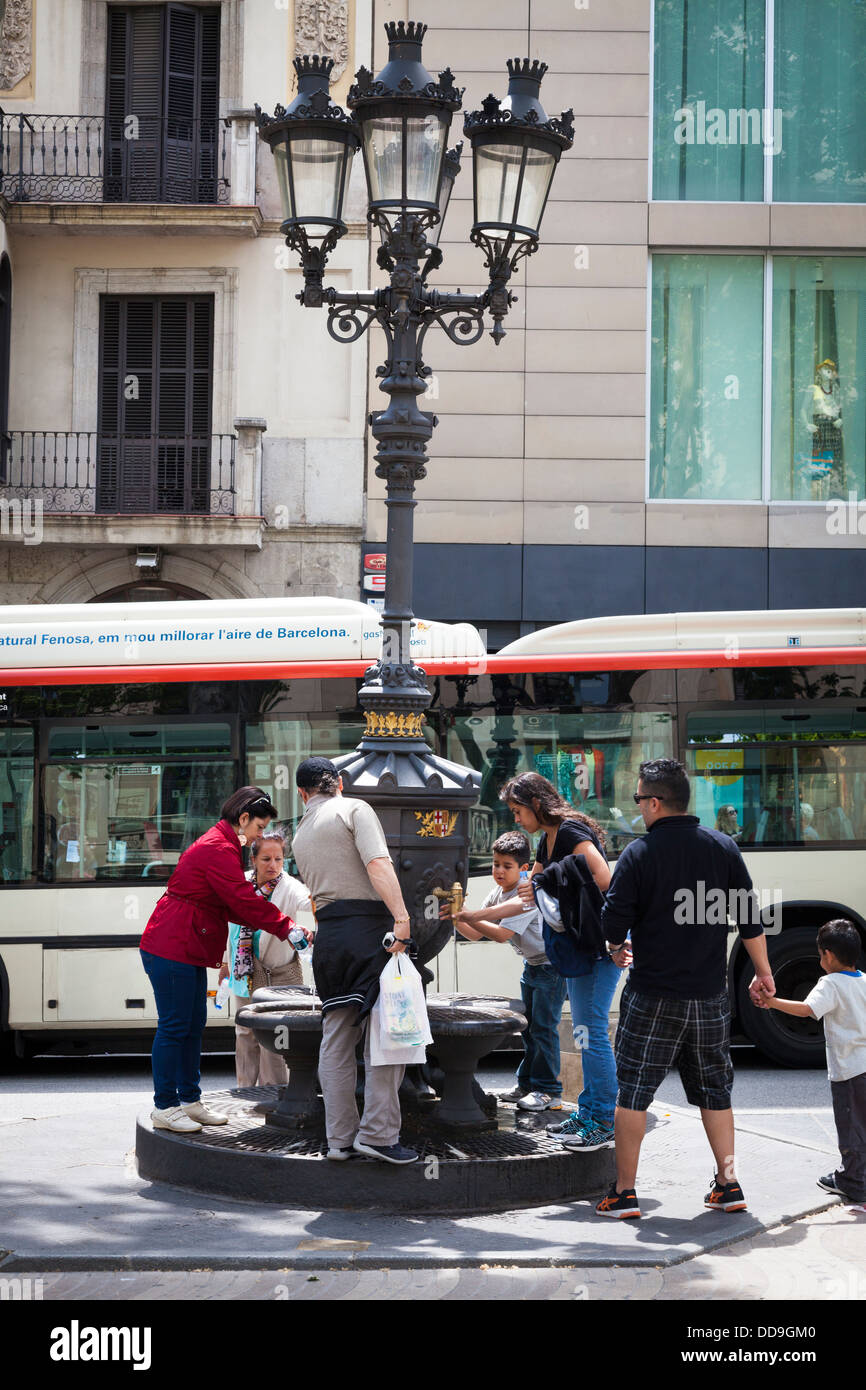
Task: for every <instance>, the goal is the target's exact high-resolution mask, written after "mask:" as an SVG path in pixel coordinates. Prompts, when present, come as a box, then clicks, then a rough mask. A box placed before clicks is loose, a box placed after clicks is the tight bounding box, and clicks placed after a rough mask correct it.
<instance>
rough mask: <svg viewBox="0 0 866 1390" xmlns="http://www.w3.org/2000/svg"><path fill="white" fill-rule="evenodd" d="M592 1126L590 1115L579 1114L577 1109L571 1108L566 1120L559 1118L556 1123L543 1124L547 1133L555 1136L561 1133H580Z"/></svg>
mask: <svg viewBox="0 0 866 1390" xmlns="http://www.w3.org/2000/svg"><path fill="white" fill-rule="evenodd" d="M591 1128H592V1116H591V1115H581V1114H580V1112H579V1111H578V1110H572V1112H571V1114H570V1115H569V1117H568V1119H567V1120H560V1122H559V1124H558V1125H545V1129H546V1130H547V1132H548V1134H555V1135H557V1136H559V1135H562V1134H582V1133H583V1131H584V1130H585V1129H591Z"/></svg>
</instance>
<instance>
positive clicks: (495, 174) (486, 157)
mask: <svg viewBox="0 0 866 1390" xmlns="http://www.w3.org/2000/svg"><path fill="white" fill-rule="evenodd" d="M522 162H523V147H522V146H521V145H480V146H479V147H478V148H476V150H475V208H476V213H475V220H476V222H480V223H481V224H482V225H487V224H489V223H491V222H493V223H496V222H506V223H511V222H513V221H514V200H515V198H516V197H517V180H518V178H519V176H520V166H521V164H522Z"/></svg>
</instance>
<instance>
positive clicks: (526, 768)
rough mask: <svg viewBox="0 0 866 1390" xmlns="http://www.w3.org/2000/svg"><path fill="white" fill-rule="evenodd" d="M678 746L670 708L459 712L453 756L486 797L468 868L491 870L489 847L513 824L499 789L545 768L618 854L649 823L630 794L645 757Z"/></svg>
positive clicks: (477, 814) (664, 754)
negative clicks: (476, 776)
mask: <svg viewBox="0 0 866 1390" xmlns="http://www.w3.org/2000/svg"><path fill="white" fill-rule="evenodd" d="M672 749H673V724H672V718H671V715H670V714H668V713H664V712H655V711H652V712H642V713H633V712H627V711H623V712H617V713H610V712H599V713H597V714H596V713H581V714H578V713H574V712H571V711H564V710H559V711H557V710H549V709H548V710H543V709H539V710H537V711H535V712H533V713H531V714H530V713H526V712H523V711H521V712H520V713H519V714H504V715H497V714H473V715H465V716H457V717H455V718H454V720H453V723H452V725H451V727H450V728H449V730H448V747H447V756H448V757H449V758H453V759H454V761H455V762H459V763H463V764H466V765H468V766H469V767H473V768H475V769H476V770H477V771H479V772H480V773H481V796H480V804H479V806H478V807H477V808H475V810H474V811H473V815H472V820H471V825H470V836H471V842H472V844H471V854H470V873H471V874H473V875H479V874H486V873H489V871H490V846H491V845H492V843H493V841H494V840H495V839H496V837H497V835H501V834H502V832H503V831H504V830H510V829H512V828H513V825H514V818H513V816H512V814H511V812H510V811H509V810H508V807H507V806H505V805H503V803H502V802H501V801H500V800H499V789H500V787H501V786H502V785H503V783H504V782H506V781H507V780H508V778H509V777H514V776H516V775H517V774H518V773H520V772H540V773H541V775H542V776H543V777H546V778H547V779H548V781H550V782H553V783H554V785H555V786H556V787H557V788H558V790H559V792H560V793H561V795H562V796H563V797H564V798H565V799H566V800H567V801H569V802H571V804H572V805H573V806H574V807H575V808H576V809H577V810H579V811H583V812H584V813H585V814H586V815H588V816H592V817H593V819H594V820H597V821H598V822H599V823H600V824H601V826H602V829H603V830H604V832H605V836H606V848H607V853H608V855H610V856H611V857H612V858H615V857H616V856H617V855H618V854H619V853H620V852H621V850H622V849H623V847H624V846H625V845H626V844H628V842H629V841H630V840H633V839H634V838H635V836H637V835H642V834H643V833H644V830H645V827H644V823H643V818H642V817H641V815H640V813H639V811H638V809H637V807H636V806H635V804H634V802H633V800H632V794H633V792H634V790H635V787H636V786H637V777H638V768H639V766H640V764H641V763H642V762H644V761H646V760H647V759H649V758H669V757H671V756H672Z"/></svg>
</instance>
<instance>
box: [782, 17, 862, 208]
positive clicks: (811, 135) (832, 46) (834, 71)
mask: <svg viewBox="0 0 866 1390" xmlns="http://www.w3.org/2000/svg"><path fill="white" fill-rule="evenodd" d="M775 26H776V29H775V104H776V107H777V108H778V109H779V110H780V111H781V113H782V140H781V150H780V152H779V154H778V155H777V157H776V158H775V160H774V163H773V198H774V200H775V201H776V202H779V203H863V202H866V5H864V4H863V3H862V0H777V3H776V19H775Z"/></svg>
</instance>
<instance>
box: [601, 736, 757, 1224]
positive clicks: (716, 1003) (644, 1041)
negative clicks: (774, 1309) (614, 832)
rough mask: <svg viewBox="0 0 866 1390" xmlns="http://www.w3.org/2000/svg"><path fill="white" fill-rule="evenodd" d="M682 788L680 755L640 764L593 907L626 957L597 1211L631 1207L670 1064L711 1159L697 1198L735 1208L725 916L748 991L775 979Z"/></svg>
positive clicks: (733, 875) (732, 881) (738, 867)
mask: <svg viewBox="0 0 866 1390" xmlns="http://www.w3.org/2000/svg"><path fill="white" fill-rule="evenodd" d="M689 794H690V787H689V779H688V777H687V775H686V771H685V768H684V767H683V766H682V764H681V763H678V762H676V761H675V760H674V759H672V758H657V759H655V760H654V761H652V762H645V763H641V767H640V779H639V781H638V789H637V793H636V795H635V801H636V802H637V804H638V805H639V806H640V808H641V811H642V813H643V818H644V822H645V824H646V827H647V831H648V833H647V834H646V835H645V836H643V837H642V838H641V839H638V840H633V841H632V842H631V844H628V845H626V847H625V849H624V850H623V852H622V854H621V855H620V858H619V861H618V862H617V866H616V869H615V871H614V875H613V878H612V880H611V884H610V888H609V889H608V893H607V899H606V902H605V905H604V910H603V912H602V918H601V924H602V929H603V931H604V934H605V937H606V939H607V941H608V944H609V946H610V947H611V950H612V954H613V957H614V960H615V961H616V962H617V964H621V963H622V962H623V956H622V950H623V946H624V943H625V940H626V937H627V936H628V935H629V933H631V948H632V951H633V953H634V967H633V969H632V971H631V975H630V978H629V980H628V982H627V984H626V987H625V989H624V990H623V995H622V1001H621V1004H620V1016H619V1026H618V1028H617V1035H616V1069H617V1081H618V1086H619V1092H618V1095H617V1109H616V1121H615V1130H616V1167H617V1178H616V1182H615V1183H614V1184H613V1186H612V1187H611V1189H610V1192H609V1193H608V1194H607V1195H606V1196H605V1197H603V1198H602V1200H601V1201H600V1202H599V1204H598V1206H597V1207H596V1211H597V1212H598V1213H599V1215H600V1216H612V1217H624V1216H640V1208H639V1206H638V1201H637V1197H636V1195H635V1190H634V1183H635V1179H636V1177H637V1164H638V1158H639V1155H640V1147H641V1143H642V1141H643V1137H644V1134H645V1132H646V1112H647V1109H648V1107H649V1105H650V1104H651V1102H652V1099H653V1097H654V1095H655V1093H656V1091H657V1090H658V1087H659V1086H660V1085H661V1083H662V1081H663V1080H664V1077H665V1075H666V1073H667V1071H668V1070H669V1068H670V1067H672V1066H676V1067H677V1068H678V1070H679V1073H680V1076H681V1078H682V1082H683V1086H684V1087H685V1092H686V1096H687V1098H688V1100H689V1101H690V1102H691V1104H692V1105H698V1106H700V1111H701V1119H702V1121H703V1125H704V1130H705V1131H706V1135H707V1139H708V1140H709V1143H710V1148H711V1149H712V1151H713V1156H714V1158H715V1161H716V1169H715V1174H714V1180H713V1187H712V1189H711V1191H710V1192H708V1193H707V1196H706V1197H705V1199H704V1205H705V1206H707V1207H710V1208H713V1209H719V1210H722V1211H743V1210H745V1207H746V1202H745V1198H744V1197H743V1192H742V1189H741V1187H740V1185H739V1183H738V1182H737V1180H736V1176H735V1173H734V1116H733V1111H732V1110H731V1087H732V1085H733V1068H732V1066H731V1050H730V1037H729V1034H730V1019H731V1013H730V1000H729V998H728V989H727V946H728V929H729V928H728V922H729V918H730V919H732V920H733V921H734V922H735V924H736V927H737V930H738V931H739V933H740V937H741V940H742V943H743V945H744V947H745V948H746V950H747V951H748V953H749V956H750V957H751V960H752V964H753V965H754V967H755V979H754V980H753V981H752V984H751V986H750V993H751V994H752V995H753V996H755V997H758V996H759V994H760V991H761V990H762V989H763V990H765V991H766V993H767V994H769V995H773V994H775V992H776V989H775V985H774V983H773V976H772V973H771V971H770V963H769V960H768V958H767V947H766V942H765V940H764V931H763V927H762V925H761V922H760V914H759V911H758V904H757V899H756V897H755V894H754V891H753V889H752V880H751V878H750V877H749V873H748V870H747V868H746V865H745V863H744V861H743V857H742V855H741V854H740V851H739V849H738V847H737V845H736V844H735V843H734V841H733V840H732V839H731V838H730V836H728V835H724V834H722V832H721V831H719V830H709V829H707V828H706V827H704V826H702V825H701V824H700V821H699V820H698V817H697V816H689V815H686V814H685V813H686V812H687V810H688V805H689ZM617 947H618V948H619V950H617V949H616V948H617Z"/></svg>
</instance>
